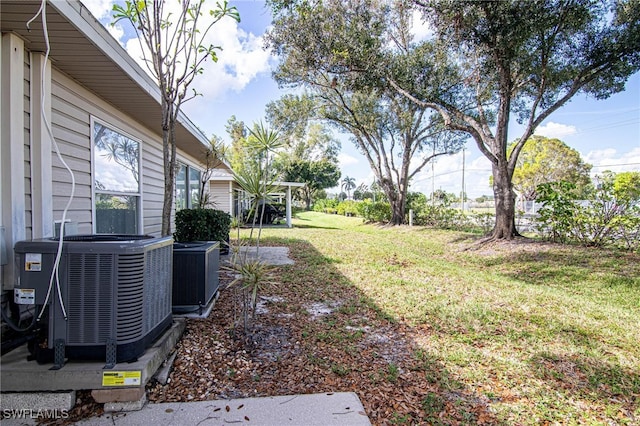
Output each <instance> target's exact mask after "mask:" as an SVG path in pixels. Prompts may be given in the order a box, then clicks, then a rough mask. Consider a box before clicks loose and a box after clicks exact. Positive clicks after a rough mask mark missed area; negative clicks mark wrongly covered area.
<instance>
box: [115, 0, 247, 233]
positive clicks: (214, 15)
mask: <svg viewBox="0 0 640 426" xmlns="http://www.w3.org/2000/svg"><path fill="white" fill-rule="evenodd" d="M167 3H168V2H165V1H162V0H153V1H147V0H127V1H125V2H124V4H116V5H114V6H113V11H114V15H113V17H114V19H115V20H116V22H117V21H119V20H122V19H125V20H128V21H130V22H131V24H132V27H133V30H134V31H135V32H136V34H137V36H138V40H139V41H140V44H141V47H142V52H143V55H144V58H143V60H144V62H145V63H146V64H147V68H148V69H149V71H150V72H151V74H152V76H153V77H154V78H155V79H156V80H157V82H158V85H159V86H160V95H161V98H160V99H161V108H162V120H161V123H159V125H160V128H161V129H162V152H163V164H164V202H163V205H162V228H161V233H162V235H163V236H166V235H171V212H172V210H173V198H174V187H175V178H176V122H177V119H178V115H179V113H180V109H181V107H182V104H183V103H184V102H186V101H188V100H189V99H192V98H193V97H194V96H196V93H195V91H194V92H189V88H190V86H191V84H192V83H193V81H194V79H195V77H196V76H197V75H198V74H201V73H202V71H203V69H202V63H203V62H204V61H205V60H207V59H211V60H213V61H216V60H217V50H219V47H216V46H213V45H211V44H207V43H206V39H207V34H208V33H209V31H211V29H212V28H213V26H214V25H215V24H216V23H218V22H219V21H220V20H222V19H223V18H224V17H226V16H229V17H231V18H233V19H236V20H237V21H239V20H240V16H239V15H238V11H237V10H236V8H235V7H229V6H228V4H227V1H226V0H225V1H223V2H222V3H216V8H215V9H213V10H211V11H209V12H208V15H209V16H210V17H211V18H210V19H209V21H208V23H206V24H205V25H199V23H200V24H202V20H201V19H207V18H202V16H203V15H204V14H203V6H204V4H205V1H204V0H180V1H178V2H177V3H174V4H176V5H178V9H177V11H173V10H170V6H167ZM174 12H175V13H174Z"/></svg>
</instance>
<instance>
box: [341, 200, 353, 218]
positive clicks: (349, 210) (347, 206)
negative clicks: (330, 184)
mask: <svg viewBox="0 0 640 426" xmlns="http://www.w3.org/2000/svg"><path fill="white" fill-rule="evenodd" d="M357 204H358V203H357V202H356V201H353V200H345V201H341V202H340V203H339V204H338V206H337V207H336V212H337V213H338V214H341V215H343V216H355V215H357V214H358V209H357V207H356V206H357Z"/></svg>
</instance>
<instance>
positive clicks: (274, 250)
mask: <svg viewBox="0 0 640 426" xmlns="http://www.w3.org/2000/svg"><path fill="white" fill-rule="evenodd" d="M245 253H246V254H247V257H248V258H253V259H255V258H256V257H257V258H259V259H260V260H262V261H264V262H266V263H267V264H268V265H275V266H279V265H293V264H294V263H295V262H294V261H293V259H291V258H290V257H289V247H260V250H258V253H257V254H256V248H255V247H240V254H241V255H242V254H245ZM229 257H230V256H228V255H227V256H221V257H220V261H221V263H222V262H223V261H226V260H228V259H229Z"/></svg>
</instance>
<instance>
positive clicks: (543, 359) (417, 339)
mask: <svg viewBox="0 0 640 426" xmlns="http://www.w3.org/2000/svg"><path fill="white" fill-rule="evenodd" d="M294 225H295V228H293V229H265V230H263V233H262V236H263V239H262V242H261V245H263V246H264V245H280V246H282V245H285V246H288V247H289V248H290V254H291V257H292V258H294V259H295V261H296V264H295V265H291V266H284V267H278V268H277V270H276V276H277V281H278V282H277V284H275V285H272V286H271V287H268V288H266V289H265V290H264V291H263V293H262V295H263V296H267V298H268V299H265V300H267V301H268V302H267V304H268V307H269V308H270V309H271V310H272V312H271V316H269V317H267V316H265V317H261V316H258V320H257V322H256V330H257V333H258V334H259V333H260V331H261V330H263V331H264V330H266V329H267V328H268V327H271V330H280V329H283V328H286V329H287V332H286V335H287V339H286V341H285V340H281V341H280V346H278V345H274V347H273V348H272V350H271V352H269V353H270V354H275V355H274V356H275V357H276V359H275V360H265V359H264V356H263V357H262V358H260V359H257V358H256V356H254V355H251V354H248V355H247V354H245V355H243V357H244V358H243V359H244V361H243V362H244V364H242V365H243V366H244V367H243V368H245V367H246V370H247V373H246V374H247V378H246V380H244V381H243V379H242V378H241V377H240V376H242V374H244V373H242V374H240V373H239V371H240V370H241V369H239V368H235V369H234V368H232V370H233V374H231V376H232V377H230V378H229V382H228V383H226V384H220V387H219V390H218V392H219V395H223V396H224V395H229V396H237V395H236V394H233V393H229V392H227V393H226V394H225V389H226V390H227V391H228V390H229V389H230V388H234V389H235V390H236V391H238V392H239V394H241V395H246V394H249V393H250V390H249V389H252V390H253V392H256V393H257V394H262V395H266V394H286V393H291V392H298V393H310V392H317V391H341V390H352V391H354V392H356V393H357V394H358V395H359V397H360V399H361V400H362V401H363V403H364V405H365V408H366V410H367V414H368V415H369V416H370V418H371V419H372V421H373V422H374V424H504V425H512V424H518V425H538V424H589V425H592V424H602V425H609V424H622V425H625V424H640V408H639V404H640V256H639V255H638V254H631V253H624V252H616V251H609V250H596V249H588V248H582V247H568V246H561V245H553V244H547V243H540V242H532V241H517V242H505V243H492V244H488V245H484V246H477V245H475V244H474V243H475V241H476V240H477V239H478V238H479V237H478V236H477V235H471V234H463V233H459V232H449V231H438V230H432V229H424V228H419V227H414V228H409V227H380V226H372V225H364V224H362V221H361V219H359V218H347V217H342V216H337V215H326V214H322V213H314V212H305V213H301V214H299V215H298V217H297V218H296V219H295V221H294ZM234 232H235V231H234ZM243 232H245V231H243ZM232 236H233V234H232ZM225 298H227V299H225ZM225 303H226V304H230V303H231V299H230V296H229V295H227V296H224V295H223V296H221V299H220V301H219V302H218V305H217V307H216V311H220V310H221V309H223V308H218V307H223V306H229V305H225ZM314 304H315V305H314ZM309 306H324V307H328V308H329V309H328V310H327V311H324V312H323V313H322V314H319V315H316V314H314V313H313V312H312V309H310V308H309ZM227 310H229V308H227ZM220 315H222V314H220ZM211 321H212V322H210V323H202V325H195V324H191V327H195V328H191V330H192V331H191V335H195V334H197V333H196V331H197V330H210V329H215V328H216V327H221V329H225V328H226V329H227V332H226V335H225V332H223V331H220V332H219V333H218V334H217V336H218V337H216V339H218V340H220V339H225V338H227V337H228V334H229V333H228V328H229V325H228V323H225V324H227V325H221V324H223V321H224V318H222V317H219V318H214V319H212V320H211ZM198 327H200V328H198ZM197 332H198V333H200V332H201V331H197ZM203 332H204V331H203ZM207 332H208V331H207ZM188 338H189V337H188V336H187V338H186V339H187V340H188ZM256 340H259V339H258V338H256ZM220 345H222V343H220ZM283 347H287V348H289V350H288V351H285V352H278V350H281V349H282V348H283ZM179 357H180V355H179ZM176 365H177V367H176V368H177V369H178V370H179V369H180V361H179V360H178V362H177V364H176ZM186 365H188V364H185V366H186ZM185 368H186V367H185ZM220 371H221V373H219V374H227V375H228V374H229V373H228V372H229V371H230V370H229V368H227V369H226V370H220ZM225 371H226V372H227V373H224V372H225ZM243 371H244V370H243ZM249 375H251V376H250V377H251V379H249V378H248V377H249ZM247 381H249V382H251V383H248V384H247V383H246V382H247ZM287 381H290V382H291V383H287ZM225 386H226V387H225ZM154 392H155V395H156V396H155V400H162V399H163V398H164V399H171V398H172V396H171V395H172V394H171V392H170V391H169V390H168V389H160V388H157V389H156V390H155V391H154ZM152 399H153V398H152Z"/></svg>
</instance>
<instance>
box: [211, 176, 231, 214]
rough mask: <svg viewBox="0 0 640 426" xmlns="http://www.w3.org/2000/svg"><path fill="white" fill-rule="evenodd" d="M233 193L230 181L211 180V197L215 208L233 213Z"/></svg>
mask: <svg viewBox="0 0 640 426" xmlns="http://www.w3.org/2000/svg"><path fill="white" fill-rule="evenodd" d="M231 197H232V193H231V182H230V181H215V180H211V181H209V199H210V200H211V202H212V203H213V208H215V209H217V210H222V211H225V212H227V213H229V214H231V211H232V210H231V206H232V198H231Z"/></svg>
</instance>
